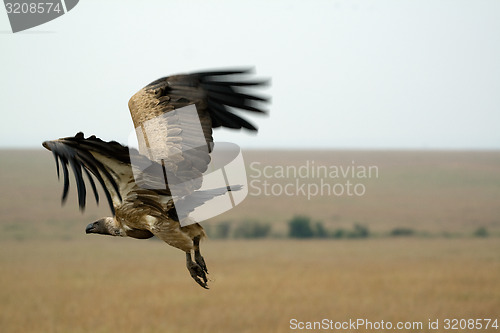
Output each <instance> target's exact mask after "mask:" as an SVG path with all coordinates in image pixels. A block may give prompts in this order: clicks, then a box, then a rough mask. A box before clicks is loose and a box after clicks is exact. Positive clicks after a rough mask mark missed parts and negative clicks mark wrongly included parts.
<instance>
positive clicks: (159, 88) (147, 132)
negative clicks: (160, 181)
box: [129, 70, 268, 196]
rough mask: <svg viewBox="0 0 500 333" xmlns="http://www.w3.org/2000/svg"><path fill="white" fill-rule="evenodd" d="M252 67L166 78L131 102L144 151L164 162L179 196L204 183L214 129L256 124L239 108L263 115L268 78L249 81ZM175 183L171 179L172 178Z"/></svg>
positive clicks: (140, 145) (151, 85)
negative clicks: (262, 89) (263, 89)
mask: <svg viewBox="0 0 500 333" xmlns="http://www.w3.org/2000/svg"><path fill="white" fill-rule="evenodd" d="M250 74H251V71H250V70H227V71H214V72H202V73H193V74H185V75H174V76H169V77H164V78H161V79H159V80H156V81H154V82H151V83H150V84H149V85H147V86H146V87H144V88H143V89H141V90H140V91H139V92H137V93H136V94H135V95H134V96H132V98H131V99H130V101H129V109H130V114H131V115H132V119H133V121H134V125H135V128H136V131H137V136H138V141H139V148H140V151H141V153H143V154H145V155H147V156H148V157H149V158H150V159H152V160H154V161H156V162H157V163H160V164H162V165H163V166H164V168H165V172H166V174H167V178H169V179H170V178H171V177H174V178H178V179H179V180H180V183H184V185H185V186H184V187H182V186H180V187H176V189H175V190H174V188H173V187H172V191H175V192H176V193H175V195H176V196H184V195H189V194H190V193H192V192H193V191H195V190H197V189H199V188H200V187H201V182H202V178H201V176H202V173H203V172H205V171H206V170H207V166H208V164H209V163H210V156H209V153H210V152H211V151H212V149H213V138H212V128H215V127H220V126H223V127H228V128H235V129H241V128H246V129H248V130H251V131H256V130H257V128H256V127H255V126H254V125H252V124H251V123H249V122H248V121H247V120H245V119H243V118H241V117H240V116H238V115H237V114H236V113H235V112H238V111H251V112H257V113H264V112H265V110H264V109H263V105H264V103H266V102H267V101H268V99H267V98H265V97H261V96H258V95H256V94H255V88H257V87H262V86H263V85H265V84H266V83H267V82H266V81H255V80H252V81H251V80H249V79H250V78H251V75H250ZM169 183H170V181H169Z"/></svg>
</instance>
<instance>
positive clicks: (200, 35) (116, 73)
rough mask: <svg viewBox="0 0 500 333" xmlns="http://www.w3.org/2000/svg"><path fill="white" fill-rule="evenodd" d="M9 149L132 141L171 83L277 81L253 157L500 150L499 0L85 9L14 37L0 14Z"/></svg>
mask: <svg viewBox="0 0 500 333" xmlns="http://www.w3.org/2000/svg"><path fill="white" fill-rule="evenodd" d="M0 45H1V52H0V68H1V72H0V73H1V75H0V91H1V95H0V96H1V97H0V112H1V115H2V119H1V121H0V147H4V148H5V147H40V144H41V142H42V141H44V140H47V139H56V138H59V137H65V136H71V135H74V134H75V133H76V132H78V131H83V132H84V133H85V134H86V135H90V134H95V135H97V136H98V137H101V138H103V139H106V140H110V139H114V140H117V141H119V142H122V143H127V138H128V135H129V132H130V131H131V130H132V129H133V126H132V121H131V118H130V115H129V112H128V108H127V102H128V100H129V98H130V97H131V96H132V95H133V94H134V93H135V92H136V91H137V90H139V89H140V88H142V87H143V86H144V85H146V84H148V83H149V82H151V81H153V80H155V79H157V78H159V77H162V76H166V75H171V74H176V73H182V72H192V71H196V70H204V69H213V68H220V67H227V66H229V67H231V66H233V67H234V66H255V68H256V70H257V74H258V75H260V76H262V77H265V78H271V79H272V86H271V87H270V88H269V89H267V90H266V91H265V93H266V94H268V95H270V96H272V105H271V106H270V110H271V111H270V113H269V116H268V117H255V116H253V115H250V118H251V120H252V122H254V123H256V124H257V125H258V126H259V128H260V131H259V133H258V135H257V136H255V135H250V134H248V133H247V132H245V133H242V132H235V131H220V130H217V131H216V132H215V134H214V137H215V140H216V141H231V142H234V143H237V144H239V145H240V146H242V147H244V148H348V149H349V148H359V149H363V148H376V149H387V148H388V149H500V130H499V129H500V125H499V124H500V61H499V59H500V1H496V0H492V1H481V0H471V1H460V0H450V1H441V0H431V1H425V0H418V1H417V0H415V1H405V0H395V1H388V0H382V1H340V0H339V1H332V0H329V1H318V0H313V1H305V0H304V1H290V0H284V1H281V0H280V1H255V0H252V1H223V0H218V1H189V2H187V1H172V0H169V1H165V0H162V1H124V0H120V1H118V0H108V1H103V0H82V1H80V3H79V4H78V5H77V6H76V7H75V8H74V9H73V10H72V11H70V12H68V13H67V14H65V15H64V16H62V17H60V18H58V19H55V20H54V21H51V22H49V23H46V24H44V25H41V26H38V27H35V28H32V29H30V30H28V31H26V32H20V33H16V34H12V33H11V30H10V25H9V21H8V18H7V14H6V11H5V9H4V8H0Z"/></svg>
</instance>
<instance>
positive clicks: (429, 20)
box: [0, 0, 500, 332]
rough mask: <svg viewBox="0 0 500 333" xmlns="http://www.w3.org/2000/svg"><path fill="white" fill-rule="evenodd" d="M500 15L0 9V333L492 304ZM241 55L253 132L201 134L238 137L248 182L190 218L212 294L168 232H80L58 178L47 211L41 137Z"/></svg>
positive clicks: (498, 8) (493, 8)
mask: <svg viewBox="0 0 500 333" xmlns="http://www.w3.org/2000/svg"><path fill="white" fill-rule="evenodd" d="M499 30H500V4H499V3H498V2H497V1H442V0H440V1H385V0H381V1H313V2H306V1H271V2H270V1H267V2H265V1H239V2H231V1H204V2H202V1H191V2H189V3H187V2H181V1H142V2H139V1H128V0H125V1H114V0H110V1H106V2H103V1H94V0H86V1H82V2H80V3H79V4H78V5H77V6H76V7H75V8H74V9H73V10H71V11H70V12H68V13H67V14H65V15H63V16H62V17H60V18H58V19H56V20H54V21H51V22H48V23H46V24H44V25H41V26H38V27H35V28H32V29H30V30H27V31H24V32H20V33H16V34H12V32H11V30H10V25H9V20H8V18H7V14H6V12H5V11H3V10H0V43H1V45H2V52H0V60H1V61H0V66H1V69H2V71H1V73H2V75H1V76H0V88H1V90H0V91H1V98H0V112H1V115H2V121H1V122H0V188H1V191H0V249H1V251H0V282H1V283H2V285H3V286H5V288H2V290H1V291H0V327H2V331H5V332H68V331H72V332H89V331H91V332H116V331H121V332H125V331H131V332H132V331H133V332H160V331H161V332H193V331H194V330H196V331H199V332H233V331H239V332H289V331H291V328H290V320H291V319H294V318H295V319H297V320H298V321H303V322H307V321H319V320H322V319H323V318H328V319H332V320H335V321H344V320H349V319H353V320H355V319H357V318H366V319H369V320H372V321H380V320H384V321H391V322H393V323H396V322H398V321H417V322H422V323H423V327H422V328H421V329H414V330H413V331H423V332H426V331H430V329H429V327H428V326H427V325H428V324H427V323H428V320H429V319H431V320H436V319H439V321H440V325H443V324H444V320H445V319H446V318H457V319H476V318H491V319H498V317H499V316H500V313H499V312H498V309H500V286H499V284H498V280H499V278H500V273H499V272H500V255H499V253H500V251H499V250H500V242H499V239H500V238H499V236H500V204H499V203H500V151H499V148H500V131H499V130H498V124H499V123H500V112H499V111H500V99H499V98H498V91H500V63H499V62H498V59H500V39H499V37H498V31H499ZM241 66H243V67H245V66H249V67H255V70H256V74H257V76H259V77H262V78H270V79H271V80H272V85H271V86H270V87H269V88H267V89H266V90H264V91H263V94H265V95H268V96H271V97H272V105H271V106H270V112H269V114H268V115H267V116H258V115H257V116H253V115H250V118H251V120H252V122H254V123H256V124H257V125H258V126H259V133H258V135H254V134H251V133H248V132H238V131H231V130H216V131H215V133H214V137H215V139H216V140H217V141H230V142H234V143H237V144H238V145H240V146H241V147H242V149H243V156H244V159H245V162H246V164H247V173H248V180H249V185H248V186H249V195H248V197H247V198H246V200H245V201H244V202H243V203H241V204H240V205H239V206H237V207H236V208H234V209H232V210H231V211H229V212H227V213H225V214H223V215H220V216H217V217H215V218H213V219H211V220H208V221H206V222H204V223H203V226H204V227H205V228H206V229H207V233H208V235H209V238H208V240H206V241H205V242H204V243H203V245H202V246H203V250H204V255H205V259H206V261H207V265H208V268H209V272H210V279H211V281H210V283H209V284H210V286H211V290H209V291H205V290H201V288H199V286H197V285H196V284H195V283H193V281H192V280H191V278H190V277H189V275H188V272H187V271H186V269H185V263H184V256H183V254H182V253H181V252H180V251H178V250H176V249H173V248H171V247H168V246H167V245H166V244H163V243H161V242H159V241H153V240H151V241H144V240H134V239H115V238H111V237H102V236H94V237H92V236H88V235H85V233H84V228H85V226H86V225H87V223H89V222H93V221H95V220H97V219H99V218H100V217H102V216H106V215H109V211H108V209H107V207H106V205H104V204H101V205H100V206H98V205H96V204H95V203H93V202H92V201H91V200H89V204H88V206H87V208H86V210H85V212H84V213H83V214H82V213H80V212H79V210H78V208H77V203H76V201H75V197H76V193H75V192H76V189H75V187H74V186H73V185H74V184H72V187H71V189H70V195H69V200H68V202H67V203H66V205H64V206H63V207H61V205H60V196H61V192H62V184H61V183H59V182H58V181H57V176H56V171H55V166H54V161H53V158H52V156H51V154H50V153H49V152H47V151H44V150H43V148H42V147H41V142H42V141H44V140H49V139H55V138H59V137H65V136H71V135H74V134H75V133H77V132H78V131H83V132H84V133H85V134H86V135H91V134H95V135H97V136H98V137H100V138H102V139H105V140H116V141H118V142H121V143H124V144H126V143H127V139H128V136H129V133H130V132H131V131H132V130H133V126H132V121H131V118H130V116H129V112H128V107H127V102H128V99H129V98H130V97H131V96H132V95H133V94H134V93H135V92H136V91H138V90H139V89H140V88H142V87H143V86H145V85H146V84H148V83H149V82H151V81H153V80H155V79H157V78H159V77H162V76H167V75H171V74H176V73H185V72H194V71H198V70H206V69H214V68H224V67H241ZM370 166H371V167H374V168H372V170H376V171H377V172H376V173H372V174H363V173H362V170H365V169H366V170H367V169H368V168H369V167H370ZM301 167H302V169H307V170H308V174H307V175H306V176H304V175H303V174H300V175H297V174H293V172H285V171H283V170H286V168H288V170H294V169H295V170H299V169H300V168H301ZM318 167H324V168H326V170H328V172H327V173H326V174H315V175H313V174H312V172H313V170H317V168H318ZM315 168H316V169H315ZM349 168H351V169H349ZM323 170H324V169H323ZM335 170H337V171H338V173H335ZM342 170H343V171H345V172H344V173H342ZM353 170H354V172H351V171H353ZM348 182H349V183H350V184H352V185H353V186H355V185H358V189H363V193H362V194H361V195H357V194H354V195H348V193H347V183H348ZM266 184H267V185H266ZM290 184H291V185H290ZM324 184H327V185H324ZM287 185H288V189H290V191H291V192H290V191H289V192H288V193H287V192H285V190H284V189H285V187H286V186H287ZM301 186H303V187H302V188H305V189H306V192H302V191H301V190H299V189H300V188H301ZM334 186H339V187H337V188H342V189H344V190H345V191H344V192H342V193H341V194H339V192H337V193H333V192H332V191H330V192H328V193H327V192H326V189H327V188H330V189H331V188H333V187H334ZM315 188H317V189H318V191H319V190H321V189H322V188H323V190H324V191H323V192H317V193H316V194H314V193H311V191H313V192H314V189H315ZM290 193H291V194H290ZM358 194H359V193H358ZM439 328H441V329H442V328H443V326H440V327H439ZM359 331H370V330H366V329H363V328H360V329H359ZM410 331H412V330H410ZM487 331H496V329H495V328H494V327H490V328H488V329H487Z"/></svg>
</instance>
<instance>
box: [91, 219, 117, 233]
mask: <svg viewBox="0 0 500 333" xmlns="http://www.w3.org/2000/svg"><path fill="white" fill-rule="evenodd" d="M85 232H86V233H87V234H101V235H111V236H120V230H119V229H118V228H116V223H115V219H114V218H113V217H104V218H102V219H100V220H98V221H95V222H94V223H90V224H89V225H87V228H85Z"/></svg>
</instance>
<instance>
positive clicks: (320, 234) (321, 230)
mask: <svg viewBox="0 0 500 333" xmlns="http://www.w3.org/2000/svg"><path fill="white" fill-rule="evenodd" d="M329 236H330V233H329V232H328V230H326V228H325V226H324V225H323V222H316V224H315V228H314V237H317V238H327V237H329Z"/></svg>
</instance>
